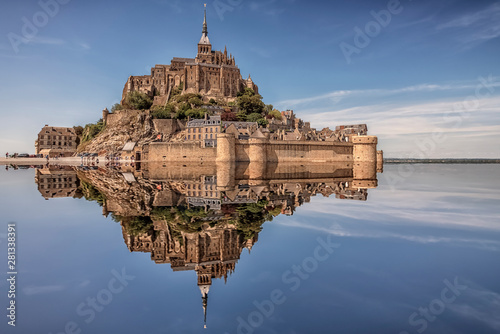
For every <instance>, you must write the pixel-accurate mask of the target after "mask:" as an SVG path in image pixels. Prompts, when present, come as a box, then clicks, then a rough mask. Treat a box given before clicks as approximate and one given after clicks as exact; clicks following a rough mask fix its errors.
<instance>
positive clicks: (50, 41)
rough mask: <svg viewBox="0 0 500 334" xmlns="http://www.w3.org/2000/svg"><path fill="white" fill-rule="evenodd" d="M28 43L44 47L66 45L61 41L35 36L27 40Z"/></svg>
mask: <svg viewBox="0 0 500 334" xmlns="http://www.w3.org/2000/svg"><path fill="white" fill-rule="evenodd" d="M29 42H30V43H33V44H44V45H63V44H65V43H66V41H64V40H63V39H60V38H54V37H43V36H36V37H33V38H32V39H30V40H29Z"/></svg>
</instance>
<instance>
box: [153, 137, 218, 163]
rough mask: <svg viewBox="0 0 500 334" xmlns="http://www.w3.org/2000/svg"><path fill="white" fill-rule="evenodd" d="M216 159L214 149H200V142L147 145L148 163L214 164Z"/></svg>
mask: <svg viewBox="0 0 500 334" xmlns="http://www.w3.org/2000/svg"><path fill="white" fill-rule="evenodd" d="M216 157H217V149H216V148H213V147H212V148H202V147H201V144H200V142H189V143H172V142H170V143H151V144H150V145H149V160H150V161H178V162H184V161H185V162H200V161H203V162H214V161H215V158H216Z"/></svg>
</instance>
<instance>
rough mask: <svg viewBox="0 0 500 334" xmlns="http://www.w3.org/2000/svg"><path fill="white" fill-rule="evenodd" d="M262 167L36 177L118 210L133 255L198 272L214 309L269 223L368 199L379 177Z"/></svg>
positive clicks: (88, 171) (72, 171) (342, 170)
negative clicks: (216, 285) (329, 200)
mask: <svg viewBox="0 0 500 334" xmlns="http://www.w3.org/2000/svg"><path fill="white" fill-rule="evenodd" d="M257 167H258V168H255V165H252V164H246V165H236V166H230V167H228V166H227V165H222V166H219V165H215V164H200V165H197V166H192V165H191V166H189V167H188V166H186V165H167V164H162V163H159V164H151V163H150V164H143V165H142V166H139V168H140V169H138V166H135V168H136V169H133V168H131V167H128V166H118V167H117V166H115V167H113V168H109V169H104V168H97V167H91V168H86V167H78V168H69V167H68V168H64V169H62V170H51V169H50V168H49V169H45V168H44V169H40V170H38V171H37V177H36V180H37V183H38V184H39V190H40V192H41V193H42V195H44V196H46V190H47V188H49V189H54V188H56V189H59V190H61V191H60V192H57V191H56V192H52V193H54V194H55V195H53V196H51V197H57V196H59V197H60V196H64V195H65V194H66V195H67V196H71V197H76V196H77V194H79V195H78V196H82V197H85V198H86V199H87V200H91V201H96V202H97V203H98V204H99V205H101V206H102V208H103V214H104V215H106V216H107V215H108V214H109V213H110V212H111V213H112V216H113V219H114V220H115V221H117V222H120V224H121V225H122V232H123V238H124V241H125V244H126V245H127V247H128V249H129V250H130V251H131V252H145V253H150V254H151V259H152V260H153V261H155V263H158V264H163V263H169V264H170V266H171V268H172V270H173V271H184V270H193V271H194V272H196V275H197V282H198V286H199V287H200V290H201V293H202V301H203V308H204V309H205V310H206V307H207V301H208V292H209V288H210V286H211V284H212V280H213V279H218V278H223V277H224V279H225V280H226V279H227V278H228V275H230V274H231V273H232V272H233V271H234V270H235V268H236V263H237V262H238V260H239V258H240V254H241V252H242V251H243V249H244V248H246V249H248V250H249V251H250V250H251V249H252V247H253V246H254V244H255V243H256V242H257V240H258V234H259V232H260V231H261V230H262V226H263V224H264V223H265V222H267V221H272V220H273V218H274V217H275V216H277V215H279V214H286V215H292V214H293V212H294V211H295V208H297V207H298V206H300V205H303V204H304V203H308V202H309V201H310V199H311V197H312V196H315V195H317V194H322V195H323V196H326V197H328V196H330V195H335V197H336V198H338V199H356V200H366V199H367V193H368V191H367V189H368V188H372V187H375V186H376V184H377V180H376V179H373V178H371V175H373V173H371V172H370V173H364V171H363V170H360V169H359V166H358V167H356V166H353V164H352V163H345V164H338V165H335V164H328V165H324V164H322V165H285V164H277V165H264V166H260V165H259V166H257ZM356 168H358V169H356ZM52 193H51V194H52ZM49 197H50V196H49Z"/></svg>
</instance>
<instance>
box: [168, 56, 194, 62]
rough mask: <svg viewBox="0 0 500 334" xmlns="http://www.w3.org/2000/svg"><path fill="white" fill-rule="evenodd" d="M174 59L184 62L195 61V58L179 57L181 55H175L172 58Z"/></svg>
mask: <svg viewBox="0 0 500 334" xmlns="http://www.w3.org/2000/svg"><path fill="white" fill-rule="evenodd" d="M172 61H180V62H184V63H190V62H194V58H179V57H174V58H172Z"/></svg>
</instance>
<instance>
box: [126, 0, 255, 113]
mask: <svg viewBox="0 0 500 334" xmlns="http://www.w3.org/2000/svg"><path fill="white" fill-rule="evenodd" d="M205 7H206V5H205ZM180 85H182V89H183V91H182V93H197V94H201V95H202V96H203V99H204V101H205V102H207V101H208V100H210V99H212V98H213V99H215V100H218V99H222V100H224V101H226V102H231V101H234V100H235V98H236V94H237V93H238V92H241V91H243V90H244V89H245V88H247V87H248V88H251V89H253V90H254V91H255V92H256V93H258V87H257V85H255V84H254V83H253V81H252V78H251V77H250V75H249V76H248V79H243V77H242V75H241V73H240V69H239V68H238V67H237V66H236V62H235V59H234V57H233V56H232V55H229V56H228V54H227V49H224V52H222V51H213V50H212V44H210V40H209V39H208V28H207V11H206V9H205V19H204V21H203V31H202V35H201V39H200V42H199V43H198V54H197V55H196V58H177V57H174V58H173V59H172V61H171V63H170V65H156V66H155V67H153V68H151V74H150V75H142V76H130V77H129V78H128V80H127V83H126V84H125V87H124V88H123V95H122V103H123V101H124V99H125V97H126V95H127V93H129V92H133V91H139V92H142V93H146V94H148V95H149V96H151V97H154V105H164V104H166V103H167V102H168V99H169V97H170V94H171V93H172V91H173V90H174V89H176V88H177V87H179V86H180Z"/></svg>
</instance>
